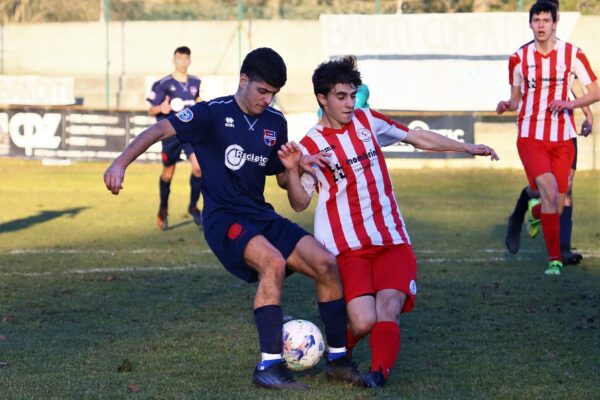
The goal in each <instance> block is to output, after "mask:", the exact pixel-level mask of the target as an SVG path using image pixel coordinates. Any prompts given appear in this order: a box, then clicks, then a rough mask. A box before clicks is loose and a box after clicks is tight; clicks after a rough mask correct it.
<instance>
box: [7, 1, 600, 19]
mask: <svg viewBox="0 0 600 400" xmlns="http://www.w3.org/2000/svg"><path fill="white" fill-rule="evenodd" d="M533 2H534V0H78V1H72V0H0V15H2V18H3V19H2V20H1V21H0V22H3V23H20V22H54V21H61V22H66V21H94V20H96V21H97V20H101V19H104V17H105V16H108V17H109V18H110V20H112V21H125V20H128V21H133V20H138V21H139V20H149V21H152V20H232V19H233V20H235V19H317V18H319V15H320V14H389V13H400V12H401V13H446V12H484V11H519V10H527V9H528V8H529V7H530V6H531V4H533ZM561 9H562V10H563V11H579V12H581V13H583V14H600V0H562V1H561ZM106 11H108V12H106Z"/></svg>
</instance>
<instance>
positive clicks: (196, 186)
mask: <svg viewBox="0 0 600 400" xmlns="http://www.w3.org/2000/svg"><path fill="white" fill-rule="evenodd" d="M190 56H191V50H190V49H189V47H187V46H182V47H178V48H177V49H175V52H174V53H173V64H174V65H175V71H174V72H173V73H172V74H170V75H167V76H165V77H164V78H162V79H160V80H158V81H156V82H154V84H153V85H152V89H151V91H150V93H149V94H148V97H147V98H146V100H148V101H149V102H150V108H149V109H148V113H149V114H150V115H152V116H156V119H157V121H160V120H161V119H164V118H167V117H168V116H170V115H173V114H175V113H176V112H179V111H181V110H183V108H184V107H186V106H192V105H194V104H196V101H197V100H199V98H200V79H198V78H197V77H195V76H193V75H188V73H187V70H188V67H189V66H190V63H191V58H190ZM181 151H183V152H185V155H186V157H187V158H188V160H189V161H190V164H191V166H192V174H191V175H190V189H191V193H190V203H189V206H188V213H189V214H190V215H191V216H192V217H193V218H194V222H195V223H196V225H199V226H202V215H201V214H200V210H198V207H197V204H198V200H199V199H200V193H201V185H202V171H201V169H200V166H199V165H198V158H197V157H196V155H195V154H194V151H193V148H192V146H191V145H190V144H186V143H182V142H181V141H180V140H179V139H177V138H176V137H171V138H168V139H165V140H163V141H162V162H163V171H162V174H161V175H160V179H159V190H160V206H159V208H158V215H157V216H156V223H157V224H158V226H159V228H160V229H162V230H166V229H167V228H168V227H169V222H168V215H169V194H170V193H171V179H172V178H173V174H174V173H175V165H176V164H177V162H179V161H181V157H180V156H181Z"/></svg>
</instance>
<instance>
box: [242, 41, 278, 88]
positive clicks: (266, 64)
mask: <svg viewBox="0 0 600 400" xmlns="http://www.w3.org/2000/svg"><path fill="white" fill-rule="evenodd" d="M240 74H245V75H246V76H247V77H248V79H250V80H251V81H254V82H260V81H262V82H266V83H268V84H269V85H271V86H273V87H276V88H281V87H283V85H285V82H286V81H287V68H286V66H285V62H284V61H283V58H281V56H280V55H279V54H278V53H277V52H276V51H275V50H273V49H271V48H269V47H259V48H258V49H254V50H252V51H251V52H250V53H248V54H247V55H246V57H245V58H244V61H243V62H242V67H241V68H240Z"/></svg>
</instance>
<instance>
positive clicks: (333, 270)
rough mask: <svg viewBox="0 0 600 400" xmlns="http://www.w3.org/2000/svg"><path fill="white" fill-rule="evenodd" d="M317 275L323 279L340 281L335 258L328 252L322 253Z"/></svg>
mask: <svg viewBox="0 0 600 400" xmlns="http://www.w3.org/2000/svg"><path fill="white" fill-rule="evenodd" d="M316 267H317V273H318V275H320V276H322V277H327V278H330V279H335V280H339V271H338V265H337V261H336V259H335V256H334V255H333V254H331V253H330V252H328V251H324V252H322V254H321V255H320V257H319V259H318V261H317V266H316Z"/></svg>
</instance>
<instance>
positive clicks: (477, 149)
mask: <svg viewBox="0 0 600 400" xmlns="http://www.w3.org/2000/svg"><path fill="white" fill-rule="evenodd" d="M468 152H469V154H473V155H475V156H490V159H491V160H492V161H498V160H499V159H500V157H498V155H497V154H496V151H495V150H494V149H492V148H491V147H489V146H486V145H485V144H471V145H469V149H468Z"/></svg>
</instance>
